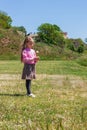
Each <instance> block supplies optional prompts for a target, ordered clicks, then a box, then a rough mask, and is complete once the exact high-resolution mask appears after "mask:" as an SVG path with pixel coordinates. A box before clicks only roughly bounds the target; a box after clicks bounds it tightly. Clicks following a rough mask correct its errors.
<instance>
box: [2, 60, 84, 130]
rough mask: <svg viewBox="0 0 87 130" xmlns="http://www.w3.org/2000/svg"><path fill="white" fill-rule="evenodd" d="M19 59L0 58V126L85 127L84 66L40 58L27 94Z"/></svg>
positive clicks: (11, 129)
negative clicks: (34, 78)
mask: <svg viewBox="0 0 87 130" xmlns="http://www.w3.org/2000/svg"><path fill="white" fill-rule="evenodd" d="M22 68H23V64H22V63H21V62H20V61H0V130H87V67H85V66H81V65H80V64H78V63H77V62H75V61H40V62H38V63H37V65H36V72H37V79H36V80H33V81H32V92H33V93H34V94H35V95H36V97H35V98H31V97H27V96H26V89H25V81H24V80H21V72H22Z"/></svg>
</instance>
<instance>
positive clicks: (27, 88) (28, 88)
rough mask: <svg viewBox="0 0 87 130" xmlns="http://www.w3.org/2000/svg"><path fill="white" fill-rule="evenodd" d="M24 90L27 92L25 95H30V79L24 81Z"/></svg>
mask: <svg viewBox="0 0 87 130" xmlns="http://www.w3.org/2000/svg"><path fill="white" fill-rule="evenodd" d="M26 90H27V94H31V80H30V79H27V80H26Z"/></svg>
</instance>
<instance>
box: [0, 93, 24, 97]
mask: <svg viewBox="0 0 87 130" xmlns="http://www.w3.org/2000/svg"><path fill="white" fill-rule="evenodd" d="M0 96H15V97H18V96H25V94H7V93H0Z"/></svg>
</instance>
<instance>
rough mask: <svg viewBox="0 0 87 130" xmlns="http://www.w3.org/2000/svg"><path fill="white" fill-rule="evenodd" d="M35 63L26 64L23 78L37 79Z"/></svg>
mask: <svg viewBox="0 0 87 130" xmlns="http://www.w3.org/2000/svg"><path fill="white" fill-rule="evenodd" d="M35 78H36V75H35V64H27V63H26V64H24V68H23V72H22V79H30V80H32V79H35Z"/></svg>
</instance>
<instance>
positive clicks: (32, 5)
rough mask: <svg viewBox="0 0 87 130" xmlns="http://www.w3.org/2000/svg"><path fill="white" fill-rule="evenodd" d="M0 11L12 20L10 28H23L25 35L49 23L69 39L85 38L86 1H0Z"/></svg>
mask: <svg viewBox="0 0 87 130" xmlns="http://www.w3.org/2000/svg"><path fill="white" fill-rule="evenodd" d="M0 10H1V11H5V12H6V13H7V14H8V15H9V16H10V17H11V18H12V20H13V22H12V26H24V27H25V28H26V30H27V33H29V32H36V31H37V28H38V26H40V25H41V24H43V23H50V24H56V25H57V26H59V27H60V28H61V30H63V31H64V32H67V33H68V37H69V38H81V39H82V40H84V39H85V38H87V0H0Z"/></svg>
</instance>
